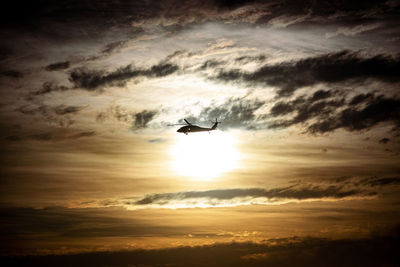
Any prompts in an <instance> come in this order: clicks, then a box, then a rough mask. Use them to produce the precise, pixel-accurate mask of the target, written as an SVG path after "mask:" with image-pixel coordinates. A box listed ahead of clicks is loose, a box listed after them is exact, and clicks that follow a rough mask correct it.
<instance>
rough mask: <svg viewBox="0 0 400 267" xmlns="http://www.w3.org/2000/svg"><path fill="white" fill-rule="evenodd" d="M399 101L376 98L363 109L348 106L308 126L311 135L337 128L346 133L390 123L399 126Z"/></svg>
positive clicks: (381, 97)
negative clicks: (346, 131)
mask: <svg viewBox="0 0 400 267" xmlns="http://www.w3.org/2000/svg"><path fill="white" fill-rule="evenodd" d="M399 114H400V100H399V99H392V98H386V97H384V96H377V97H374V98H372V99H371V100H370V101H368V102H367V104H366V106H365V107H354V106H349V107H347V108H345V109H343V110H341V111H339V112H337V113H334V114H332V115H330V116H327V117H326V118H320V119H319V121H318V122H315V123H314V124H312V125H310V126H309V127H308V131H309V132H311V133H326V132H331V131H334V130H336V129H339V128H344V129H346V130H348V131H361V130H368V129H370V128H372V127H374V126H376V125H378V124H379V123H382V122H391V123H394V124H395V127H397V128H398V127H399V126H400V119H399V118H400V116H399Z"/></svg>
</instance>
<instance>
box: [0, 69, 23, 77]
mask: <svg viewBox="0 0 400 267" xmlns="http://www.w3.org/2000/svg"><path fill="white" fill-rule="evenodd" d="M0 76H5V77H10V78H15V79H19V78H22V77H24V74H23V73H22V72H19V71H16V70H2V71H0Z"/></svg>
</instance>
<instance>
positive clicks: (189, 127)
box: [172, 119, 221, 135]
mask: <svg viewBox="0 0 400 267" xmlns="http://www.w3.org/2000/svg"><path fill="white" fill-rule="evenodd" d="M183 120H184V121H185V122H186V124H172V125H185V126H183V127H181V128H179V129H178V130H177V132H178V133H184V134H186V135H187V134H188V133H198V132H210V131H214V130H215V129H217V126H218V123H221V122H220V121H218V120H217V119H215V122H214V125H213V126H212V127H211V128H205V127H200V126H197V125H193V124H191V123H190V122H188V121H187V120H186V119H183Z"/></svg>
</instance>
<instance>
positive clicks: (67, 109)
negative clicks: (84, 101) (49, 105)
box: [54, 105, 85, 115]
mask: <svg viewBox="0 0 400 267" xmlns="http://www.w3.org/2000/svg"><path fill="white" fill-rule="evenodd" d="M84 108H85V106H65V105H59V106H56V107H54V112H55V113H56V114H57V115H65V114H70V113H78V112H79V111H81V110H82V109H84Z"/></svg>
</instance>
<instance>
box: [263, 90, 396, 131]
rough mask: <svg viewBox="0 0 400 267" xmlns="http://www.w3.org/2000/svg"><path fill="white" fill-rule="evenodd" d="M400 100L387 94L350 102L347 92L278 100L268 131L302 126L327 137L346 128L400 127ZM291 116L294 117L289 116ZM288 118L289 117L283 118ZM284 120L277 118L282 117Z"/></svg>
mask: <svg viewBox="0 0 400 267" xmlns="http://www.w3.org/2000/svg"><path fill="white" fill-rule="evenodd" d="M399 112H400V100H399V99H396V98H387V97H385V96H383V95H378V96H376V95H374V94H372V93H368V94H358V95H356V96H353V97H352V98H351V99H349V100H348V101H346V99H345V93H342V94H340V93H338V92H335V91H325V90H319V91H317V92H315V93H314V94H313V95H312V96H308V97H307V96H304V95H303V96H299V97H297V98H295V99H294V100H291V101H278V102H276V103H275V104H274V105H273V106H272V107H271V109H270V112H269V117H268V118H269V121H268V122H267V124H268V126H267V127H268V128H273V129H276V128H287V127H290V126H292V125H297V124H302V125H304V127H305V131H306V132H308V133H312V134H323V133H328V132H332V131H335V130H336V129H340V128H343V129H345V130H348V131H361V130H369V129H370V128H372V127H374V126H376V125H378V124H379V123H383V122H389V123H392V124H394V126H395V127H396V128H398V127H399V125H400V120H399V116H398V114H399ZM289 115H291V117H288V116H289ZM283 116H285V117H283ZM280 117H283V118H281V119H276V118H280Z"/></svg>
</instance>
